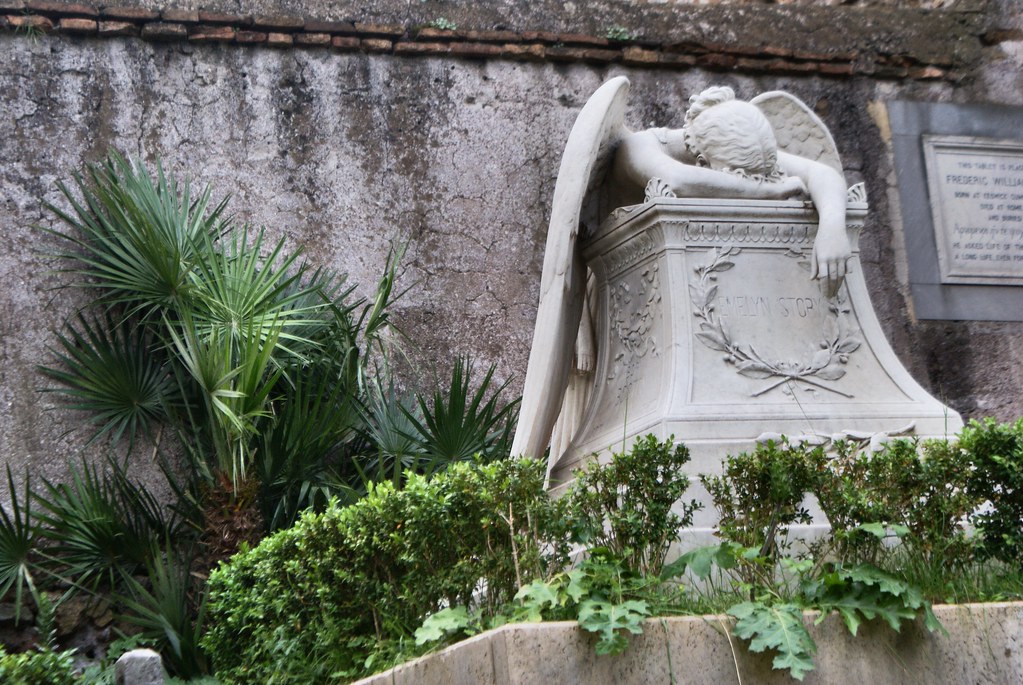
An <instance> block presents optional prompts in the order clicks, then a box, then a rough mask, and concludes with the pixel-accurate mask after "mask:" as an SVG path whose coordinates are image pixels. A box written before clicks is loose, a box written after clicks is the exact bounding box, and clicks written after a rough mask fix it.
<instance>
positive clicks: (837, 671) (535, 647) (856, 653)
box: [357, 603, 1023, 685]
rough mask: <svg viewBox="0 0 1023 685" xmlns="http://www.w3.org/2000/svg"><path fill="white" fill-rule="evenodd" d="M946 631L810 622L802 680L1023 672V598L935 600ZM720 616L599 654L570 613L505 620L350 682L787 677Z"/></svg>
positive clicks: (457, 684) (772, 683)
mask: <svg viewBox="0 0 1023 685" xmlns="http://www.w3.org/2000/svg"><path fill="white" fill-rule="evenodd" d="M934 611H935V614H937V616H938V619H939V620H940V621H941V622H942V624H944V626H945V628H946V629H947V630H948V633H949V634H948V636H944V635H936V634H931V633H928V632H927V630H926V629H925V628H924V627H923V626H922V625H921V624H919V623H917V624H912V625H907V626H904V627H903V629H902V632H901V633H896V632H894V631H893V630H891V629H890V628H889V627H888V626H887V624H884V623H883V622H880V621H873V622H870V623H867V624H864V625H862V626H861V627H860V633H859V635H858V636H857V637H853V636H851V635H849V633H848V632H847V631H846V629H845V626H844V625H843V624H842V622H841V619H840V618H839V617H838V616H837V615H832V616H829V617H828V618H827V619H826V620H825V621H824V622H823V623H821V625H819V626H813V625H812V623H813V621H814V620H815V618H816V615H815V614H812V613H810V614H807V616H806V619H805V620H806V622H807V625H809V626H810V632H811V634H812V635H813V638H814V640H816V642H817V648H818V651H817V658H816V664H817V668H816V670H814V671H812V672H811V673H810V674H808V675H807V676H806V679H805V681H804V682H805V683H807V685H812V684H820V685H823V684H825V683H826V684H827V685H842V684H845V683H849V684H851V685H852V684H855V685H860V684H862V683H878V684H880V683H927V684H928V685H946V684H947V685H953V684H955V685H975V684H976V683H1020V682H1023V603H997V604H995V603H993V604H964V605H947V606H937V607H935V608H934ZM730 624H731V619H730V618H728V617H722V616H703V617H684V618H666V619H651V620H649V621H647V623H646V626H645V628H644V632H643V634H642V635H638V636H635V637H633V638H632V639H631V643H630V645H629V649H628V650H626V652H625V653H624V654H622V655H620V656H617V657H598V656H596V654H595V652H594V650H593V644H594V638H593V636H591V635H590V634H588V633H586V632H584V631H583V630H581V629H580V628H579V627H578V626H577V625H576V624H575V623H574V622H558V623H529V624H519V625H510V626H504V627H502V628H498V629H496V630H492V631H489V632H486V633H483V634H482V635H478V636H476V637H474V638H471V639H469V640H466V641H464V642H461V643H459V644H457V645H453V646H451V647H449V648H447V649H445V650H443V651H440V652H437V653H435V654H431V655H428V656H425V657H422V658H420V659H417V660H415V661H411V662H409V663H407V664H404V665H402V666H398V667H396V668H393V669H391V670H390V671H386V672H384V673H380V674H378V675H375V676H371V677H369V678H365V679H363V680H360V681H358V684H357V685H413V684H416V685H435V684H436V685H541V684H543V685H546V684H547V683H559V685H604V684H607V685H611V684H614V685H641V684H642V685H646V684H647V683H686V685H728V684H731V683H738V682H740V681H739V677H737V673H738V674H741V682H743V683H756V684H757V685H782V684H786V685H789V684H791V683H793V682H795V681H793V680H792V679H791V678H790V677H789V675H788V672H787V671H775V670H772V668H771V659H772V658H773V655H764V654H750V653H749V652H748V651H747V649H746V647H745V644H744V643H741V642H740V641H738V640H737V639H735V638H731V639H730V638H729V634H728V632H727V630H726V629H727V628H728V627H729V626H730Z"/></svg>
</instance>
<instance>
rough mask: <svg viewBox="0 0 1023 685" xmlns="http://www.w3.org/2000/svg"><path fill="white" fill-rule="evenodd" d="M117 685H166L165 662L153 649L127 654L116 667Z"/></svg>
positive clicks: (137, 650) (135, 650) (115, 680)
mask: <svg viewBox="0 0 1023 685" xmlns="http://www.w3.org/2000/svg"><path fill="white" fill-rule="evenodd" d="M114 682H115V684H116V685H164V678H163V662H162V661H161V660H160V655H159V654H157V653H156V652H154V651H153V650H151V649H133V650H131V651H130V652H125V653H124V654H122V655H121V658H120V659H118V660H117V663H116V664H115V665H114Z"/></svg>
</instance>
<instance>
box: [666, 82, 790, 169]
mask: <svg viewBox="0 0 1023 685" xmlns="http://www.w3.org/2000/svg"><path fill="white" fill-rule="evenodd" d="M683 128H684V131H685V142H686V146H687V147H688V148H689V150H690V152H692V153H693V154H694V155H695V156H696V157H697V159H701V160H703V161H706V160H708V159H710V158H713V159H714V160H716V161H717V162H719V163H720V164H721V165H723V166H724V168H725V169H726V170H728V171H733V172H736V173H739V174H741V175H744V176H753V177H759V178H767V179H773V178H776V177H777V176H778V175H779V173H780V172H779V171H778V143H777V141H776V140H775V138H774V129H772V128H771V123H770V122H769V121H768V120H767V117H765V116H764V113H763V112H761V111H760V109H759V108H757V107H756V106H755V105H751V104H750V103H748V102H743V101H741V100H736V99H735V93H734V92H733V91H732V89H731V88H727V87H724V86H715V87H713V88H708V89H707V90H705V91H703V92H702V93H700V94H699V95H694V96H692V97H691V98H689V110H688V111H687V112H686V120H685V125H684V127H683Z"/></svg>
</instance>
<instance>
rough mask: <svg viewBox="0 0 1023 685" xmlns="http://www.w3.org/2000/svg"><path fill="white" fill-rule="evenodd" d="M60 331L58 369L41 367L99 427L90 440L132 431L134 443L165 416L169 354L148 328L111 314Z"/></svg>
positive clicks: (69, 402) (70, 403) (113, 438)
mask: <svg viewBox="0 0 1023 685" xmlns="http://www.w3.org/2000/svg"><path fill="white" fill-rule="evenodd" d="M66 331H67V332H66V333H62V334H59V338H58V340H59V342H60V346H61V351H53V355H54V357H56V360H57V362H58V365H57V366H56V367H47V366H41V367H39V370H40V371H41V372H42V373H43V374H44V375H46V376H48V377H49V378H50V379H51V380H54V381H57V382H58V383H59V384H60V386H61V387H58V388H50V389H49V390H53V391H56V392H60V393H61V394H63V395H64V396H65V397H66V398H67V403H66V406H67V407H68V408H69V409H76V410H85V411H87V412H89V413H90V414H91V415H92V416H91V418H90V423H92V424H95V425H97V428H96V431H95V432H94V433H93V435H92V437H91V438H90V441H89V442H92V441H95V440H98V439H100V438H102V437H104V436H108V435H109V436H110V438H111V441H112V442H115V443H116V442H117V441H119V440H120V439H121V437H122V436H124V435H125V434H127V436H128V440H129V450H130V446H131V445H133V444H134V443H135V439H136V437H137V435H138V433H139V432H140V431H142V432H145V433H147V434H149V433H151V432H152V429H153V427H154V425H155V424H157V423H159V422H161V421H162V420H163V419H164V417H165V414H164V402H165V400H166V398H167V397H168V395H169V393H170V391H171V387H170V385H169V383H170V378H169V376H168V372H167V366H166V354H164V353H163V349H162V348H161V347H160V346H159V345H158V344H157V343H156V341H155V340H154V339H153V335H152V333H151V332H150V331H149V330H148V329H147V328H146V327H144V326H141V325H136V326H128V325H121V326H118V325H116V324H115V323H114V320H113V318H112V317H110V316H109V315H108V316H107V317H106V318H105V320H103V321H100V320H95V319H94V320H93V321H92V322H91V323H90V322H89V320H88V319H87V318H86V317H85V316H84V315H82V314H79V316H78V326H77V327H76V326H74V325H73V324H68V325H67V326H66Z"/></svg>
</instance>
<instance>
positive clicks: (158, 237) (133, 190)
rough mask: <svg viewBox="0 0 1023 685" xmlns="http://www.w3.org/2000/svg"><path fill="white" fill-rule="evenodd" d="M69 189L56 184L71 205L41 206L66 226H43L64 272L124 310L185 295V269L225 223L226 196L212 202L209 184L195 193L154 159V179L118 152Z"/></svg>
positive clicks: (169, 304)
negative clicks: (54, 244) (55, 244)
mask: <svg viewBox="0 0 1023 685" xmlns="http://www.w3.org/2000/svg"><path fill="white" fill-rule="evenodd" d="M73 178H74V188H75V190H77V193H76V192H74V191H73V190H72V189H71V188H69V187H68V186H67V185H65V184H64V183H58V184H57V188H58V189H59V190H60V192H61V194H62V195H63V196H64V199H65V200H66V201H67V203H68V204H69V205H70V206H71V211H65V210H63V209H61V208H60V207H58V206H56V205H53V204H49V203H46V204H45V207H46V208H47V210H48V211H50V212H51V213H52V214H53V215H54V216H55V217H57V219H59V220H60V221H61V222H62V223H63V224H64V225H65V226H67V227H68V228H69V229H71V230H69V231H58V230H53V229H45V228H44V229H43V230H45V231H47V232H48V233H50V234H51V235H53V236H55V237H56V238H57V239H58V241H59V242H60V243H61V244H62V245H63V246H62V247H60V248H58V249H57V250H56V252H55V256H57V257H62V258H64V264H65V267H64V268H63V271H65V272H67V273H70V274H72V275H74V276H76V277H78V278H80V279H81V280H79V281H78V284H79V285H81V286H84V287H87V288H90V289H94V290H97V291H98V292H99V300H100V301H101V302H103V303H105V304H113V303H120V304H123V305H125V315H126V316H127V315H131V314H135V313H140V314H141V315H142V318H147V315H148V314H150V313H151V312H152V311H153V310H157V311H161V310H164V309H168V308H175V307H177V306H178V305H179V304H181V302H182V301H183V299H184V298H185V297H187V296H188V290H189V286H190V279H189V276H190V274H191V273H192V271H193V268H194V266H195V264H196V261H197V260H198V259H199V257H200V251H201V250H202V249H203V248H204V247H206V246H207V242H206V240H205V239H212V238H215V237H217V236H219V235H221V234H222V233H223V232H224V231H225V230H227V225H226V220H225V218H224V211H225V209H226V207H227V200H226V199H225V200H224V201H222V202H221V203H220V204H218V205H215V206H212V207H211V205H210V197H211V191H210V189H209V188H208V187H207V188H205V189H204V190H203V191H202V192H200V193H199V195H198V196H197V197H194V198H193V195H192V190H191V187H190V185H189V183H188V182H187V181H186V182H185V183H183V184H180V185H179V184H178V183H177V182H176V181H175V180H174V179H173V178H170V177H168V176H167V175H166V174H164V171H163V167H162V165H161V164H160V162H157V163H156V179H155V180H154V179H153V178H152V177H151V176H150V174H149V173H148V171H146V170H145V168H144V167H142V165H140V164H136V163H133V162H130V161H128V160H126V159H125V158H124V157H122V156H121V155H119V154H117V153H116V152H111V153H110V155H109V156H108V158H107V159H106V160H105V161H104V162H102V163H99V164H91V165H89V166H88V167H86V172H85V174H84V176H83V175H82V174H73Z"/></svg>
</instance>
